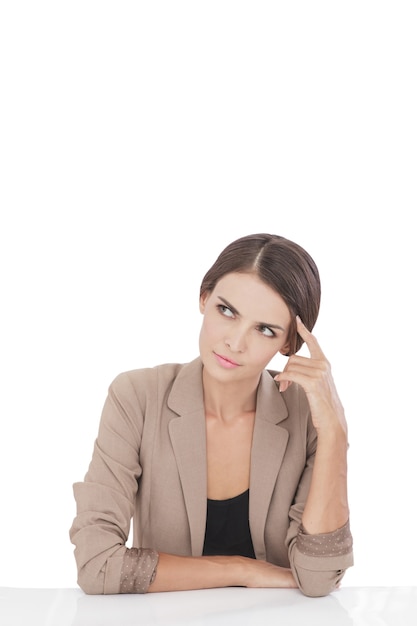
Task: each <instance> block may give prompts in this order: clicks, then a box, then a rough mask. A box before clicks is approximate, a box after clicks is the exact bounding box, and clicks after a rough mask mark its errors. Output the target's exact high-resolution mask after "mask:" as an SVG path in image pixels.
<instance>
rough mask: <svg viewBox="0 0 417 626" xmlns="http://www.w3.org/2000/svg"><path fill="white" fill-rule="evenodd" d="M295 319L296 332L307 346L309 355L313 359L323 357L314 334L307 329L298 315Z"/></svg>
mask: <svg viewBox="0 0 417 626" xmlns="http://www.w3.org/2000/svg"><path fill="white" fill-rule="evenodd" d="M296 321H297V332H298V334H299V335H300V337H301V339H303V340H304V341H305V342H306V344H307V348H308V350H309V352H310V355H311V356H312V358H313V359H320V358H325V357H324V353H323V350H322V349H321V348H320V345H319V342H318V341H317V339H316V338H315V336H314V335H313V334H312V333H311V332H310V331H309V330H308V328H307V327H306V326H304V324H303V322H302V321H301V318H300V316H299V315H297V316H296Z"/></svg>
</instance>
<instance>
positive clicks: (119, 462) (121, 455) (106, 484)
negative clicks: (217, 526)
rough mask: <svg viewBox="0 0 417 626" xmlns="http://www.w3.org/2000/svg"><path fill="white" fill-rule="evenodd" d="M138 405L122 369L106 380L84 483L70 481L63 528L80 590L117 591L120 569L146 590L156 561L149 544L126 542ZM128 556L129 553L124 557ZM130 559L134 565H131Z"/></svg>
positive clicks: (136, 472) (136, 467) (135, 473)
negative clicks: (68, 518) (69, 511)
mask: <svg viewBox="0 0 417 626" xmlns="http://www.w3.org/2000/svg"><path fill="white" fill-rule="evenodd" d="M143 415H144V407H143V406H141V402H140V401H139V398H138V396H137V394H136V392H135V389H134V387H133V384H132V383H131V381H130V378H129V375H128V374H127V373H125V374H120V375H119V376H118V377H117V378H116V379H115V380H114V381H113V382H112V384H111V385H110V387H109V392H108V396H107V399H106V401H105V404H104V407H103V412H102V416H101V420H100V425H99V431H98V436H97V439H96V441H95V443H94V450H93V456H92V460H91V463H90V465H89V468H88V472H87V474H86V476H85V478H84V482H78V483H75V484H74V485H73V491H74V497H75V500H76V505H77V513H76V517H75V519H74V521H73V524H72V526H71V529H70V531H69V534H70V539H71V542H72V543H73V544H74V545H75V550H74V556H75V560H76V564H77V572H78V579H77V581H78V584H79V586H80V587H81V589H83V590H84V591H85V592H86V593H91V594H103V593H121V592H122V591H123V589H121V586H122V585H121V578H122V573H123V572H124V571H126V570H127V569H128V570H129V571H130V572H131V574H132V568H133V567H134V568H135V571H136V573H135V572H133V575H135V576H136V575H137V574H138V573H140V575H141V581H139V582H138V583H137V588H135V586H133V588H132V585H130V586H129V585H127V587H126V592H135V591H136V592H140V591H146V590H147V586H149V584H150V581H151V578H152V576H153V575H154V570H155V567H156V563H157V553H156V552H155V551H153V550H152V549H143V550H142V549H139V550H138V549H131V550H129V549H128V548H127V547H126V545H125V544H126V542H127V539H128V536H129V531H130V523H131V519H132V515H133V507H134V502H135V496H136V492H137V488H138V480H139V478H140V476H141V473H142V468H141V466H140V463H139V450H140V445H141V438H142V428H143ZM128 557H129V558H128ZM132 564H134V565H132Z"/></svg>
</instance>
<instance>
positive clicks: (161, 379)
mask: <svg viewBox="0 0 417 626" xmlns="http://www.w3.org/2000/svg"><path fill="white" fill-rule="evenodd" d="M196 361H198V359H196ZM196 361H192V362H191V363H163V364H159V365H156V366H154V367H145V368H140V369H133V370H127V371H125V372H121V373H120V374H118V375H117V376H116V377H115V378H114V379H113V381H112V382H111V384H110V386H109V393H110V395H114V396H116V397H119V398H122V397H123V398H124V399H131V400H132V401H139V402H140V403H141V400H143V399H146V397H147V396H149V395H155V394H156V393H157V394H158V395H161V393H162V394H164V393H165V392H167V391H169V390H170V389H171V388H172V386H173V385H174V383H175V381H176V380H177V379H178V378H179V377H181V376H182V375H183V372H184V371H187V370H188V369H189V368H190V367H191V366H193V364H194V363H196Z"/></svg>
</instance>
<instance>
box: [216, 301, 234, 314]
mask: <svg viewBox="0 0 417 626" xmlns="http://www.w3.org/2000/svg"><path fill="white" fill-rule="evenodd" d="M217 309H218V311H219V312H220V314H221V315H223V316H224V317H234V315H233V311H232V310H231V309H229V307H228V306H226V305H225V304H218V305H217Z"/></svg>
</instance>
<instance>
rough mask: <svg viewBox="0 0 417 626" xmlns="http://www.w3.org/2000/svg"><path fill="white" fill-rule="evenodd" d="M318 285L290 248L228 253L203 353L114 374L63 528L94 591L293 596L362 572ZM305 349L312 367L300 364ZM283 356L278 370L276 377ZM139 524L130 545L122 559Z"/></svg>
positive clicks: (309, 265) (274, 245) (299, 251)
mask: <svg viewBox="0 0 417 626" xmlns="http://www.w3.org/2000/svg"><path fill="white" fill-rule="evenodd" d="M319 304H320V279H319V274H318V271H317V268H316V265H315V263H314V261H313V260H312V258H311V257H310V255H309V254H308V253H307V252H306V251H305V250H304V249H303V248H301V247H300V246H299V245H297V244H296V243H294V242H292V241H289V240H287V239H285V238H283V237H279V236H276V235H269V234H255V235H249V236H247V237H242V238H240V239H238V240H237V241H234V242H233V243H231V244H230V245H229V246H227V247H226V248H225V250H224V251H223V252H222V253H221V254H220V256H219V257H218V259H217V260H216V262H215V263H214V265H213V266H212V267H211V269H210V270H209V271H208V272H207V274H206V275H205V277H204V279H203V282H202V284H201V290H200V310H201V313H202V315H203V323H202V327H201V333H200V356H199V358H196V359H195V360H194V361H192V362H191V363H188V364H165V365H160V366H158V367H155V368H145V369H141V370H133V371H130V372H125V373H123V374H120V375H119V376H118V377H117V378H116V379H115V380H114V381H113V383H112V384H111V386H110V388H109V393H108V397H107V400H106V403H105V405H104V409H103V414H102V418H101V422H100V427H99V433H98V437H97V440H96V442H95V447H94V453H93V458H92V461H91V463H90V467H89V470H88V472H87V475H86V477H85V480H84V482H82V483H76V484H75V485H74V495H75V499H76V502H77V516H76V518H75V519H74V522H73V525H72V527H71V530H70V537H71V541H72V543H73V544H74V545H75V557H76V561H77V567H78V583H79V585H80V587H81V588H82V589H83V590H84V591H85V592H86V593H93V594H101V593H144V592H148V591H149V592H158V591H173V590H187V589H202V588H210V587H226V586H246V587H298V588H299V589H300V590H301V591H302V592H303V593H304V594H306V595H309V596H322V595H326V594H328V593H330V592H331V591H332V590H334V589H335V588H336V587H337V586H338V585H339V584H340V581H341V579H342V577H343V575H344V572H345V570H346V568H348V567H349V566H351V565H352V564H353V557H352V537H351V533H350V530H349V509H348V498H347V460H346V456H347V448H348V441H347V426H346V421H345V417H344V411H343V407H342V405H341V402H340V400H339V397H338V394H337V391H336V388H335V385H334V382H333V379H332V375H331V371H330V366H329V363H328V361H327V360H326V358H325V356H324V354H323V352H322V350H321V348H320V346H319V344H318V342H317V340H316V338H315V337H314V336H313V335H312V334H311V330H312V328H313V326H314V324H315V322H316V319H317V315H318V311H319ZM303 342H305V343H306V344H307V347H308V349H309V352H310V358H308V357H303V356H297V355H296V352H297V351H298V350H299V349H300V347H301V345H302V344H303ZM278 352H280V353H282V354H284V355H287V356H289V359H288V361H287V364H286V366H285V368H284V370H283V371H282V372H281V373H278V372H273V371H270V370H267V369H266V368H267V365H268V363H269V362H270V361H271V359H272V358H273V357H274V355H275V354H277V353H278ZM132 518H133V546H134V547H132V548H127V547H126V542H127V539H128V535H129V531H130V523H131V519H132Z"/></svg>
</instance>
